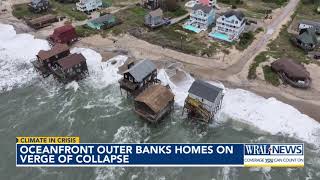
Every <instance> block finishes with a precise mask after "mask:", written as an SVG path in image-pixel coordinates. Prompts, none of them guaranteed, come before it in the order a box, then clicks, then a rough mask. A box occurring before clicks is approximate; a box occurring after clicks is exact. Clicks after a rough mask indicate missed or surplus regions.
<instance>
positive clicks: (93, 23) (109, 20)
mask: <svg viewBox="0 0 320 180" xmlns="http://www.w3.org/2000/svg"><path fill="white" fill-rule="evenodd" d="M119 23H120V22H119V21H118V20H117V19H116V17H115V16H114V15H112V14H105V15H103V16H100V17H98V18H95V19H92V20H89V21H88V22H87V26H89V27H91V28H92V29H98V30H101V29H108V28H111V27H113V26H116V25H117V24H119Z"/></svg>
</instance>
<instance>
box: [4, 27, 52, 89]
mask: <svg viewBox="0 0 320 180" xmlns="http://www.w3.org/2000/svg"><path fill="white" fill-rule="evenodd" d="M49 48H50V46H49V44H48V42H47V41H45V40H40V39H35V38H34V36H32V35H30V34H16V31H15V30H14V28H13V26H11V25H5V24H0V77H1V78H0V92H1V91H6V90H7V91H8V90H11V89H12V88H14V87H20V86H22V85H23V84H25V83H28V82H29V81H31V80H32V79H33V78H35V77H36V76H37V74H36V73H35V72H34V70H33V67H32V66H31V64H30V60H32V59H34V58H35V57H36V54H37V53H38V52H39V51H40V50H48V49H49Z"/></svg>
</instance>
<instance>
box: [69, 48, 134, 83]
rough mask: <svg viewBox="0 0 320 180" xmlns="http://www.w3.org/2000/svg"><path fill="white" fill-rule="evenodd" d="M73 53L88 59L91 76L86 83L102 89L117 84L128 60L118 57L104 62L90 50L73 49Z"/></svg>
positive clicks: (97, 54)
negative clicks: (122, 67)
mask: <svg viewBox="0 0 320 180" xmlns="http://www.w3.org/2000/svg"><path fill="white" fill-rule="evenodd" d="M71 53H81V54H82V55H83V56H84V57H85V58H86V59H87V65H88V69H89V73H90V76H89V77H87V79H86V80H85V82H87V83H89V84H90V85H91V86H92V87H95V88H100V89H102V88H105V87H107V86H109V85H111V84H114V83H116V82H117V81H118V80H119V79H120V78H121V75H120V74H118V69H119V67H120V66H122V65H123V64H124V63H125V62H126V60H127V59H128V57H127V56H123V55H118V56H115V57H113V58H111V59H109V60H108V61H106V62H103V61H102V56H101V55H100V54H99V53H98V52H96V51H94V50H92V49H88V48H73V49H72V50H71Z"/></svg>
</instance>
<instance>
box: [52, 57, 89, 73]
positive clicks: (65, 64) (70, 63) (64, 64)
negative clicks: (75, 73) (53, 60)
mask: <svg viewBox="0 0 320 180" xmlns="http://www.w3.org/2000/svg"><path fill="white" fill-rule="evenodd" d="M83 62H86V58H85V57H84V56H83V55H82V54H71V55H69V56H67V57H64V58H62V59H60V60H58V64H59V65H60V67H61V68H62V69H63V70H66V69H70V68H72V67H74V66H75V65H78V64H81V63H83Z"/></svg>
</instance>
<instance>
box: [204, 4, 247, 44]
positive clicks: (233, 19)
mask: <svg viewBox="0 0 320 180" xmlns="http://www.w3.org/2000/svg"><path fill="white" fill-rule="evenodd" d="M245 26H246V20H245V16H244V14H243V13H242V12H241V11H234V10H230V11H227V12H225V13H223V14H222V15H221V16H220V17H219V18H218V19H217V21H216V27H214V28H213V29H212V32H211V33H209V36H210V37H212V38H214V39H218V40H223V41H227V42H232V41H234V40H237V39H238V38H239V36H240V35H241V33H242V32H243V31H244V28H245Z"/></svg>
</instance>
